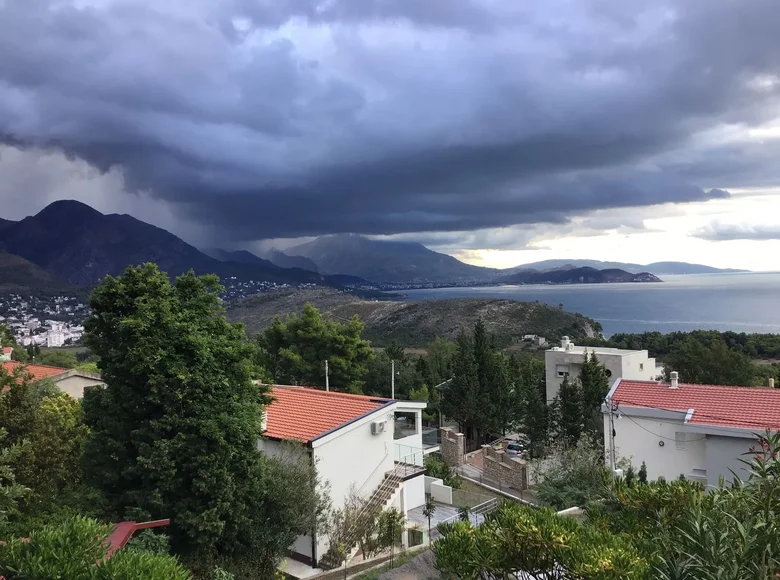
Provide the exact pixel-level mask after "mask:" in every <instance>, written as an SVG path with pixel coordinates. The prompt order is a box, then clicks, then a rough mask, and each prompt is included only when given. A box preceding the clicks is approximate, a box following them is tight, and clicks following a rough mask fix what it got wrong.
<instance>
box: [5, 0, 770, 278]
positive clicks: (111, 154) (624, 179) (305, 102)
mask: <svg viewBox="0 0 780 580" xmlns="http://www.w3.org/2000/svg"><path fill="white" fill-rule="evenodd" d="M776 2H777V0H740V1H736V0H655V1H654V2H646V1H645V0H641V1H640V0H588V1H585V0H546V1H545V2H512V1H508V0H426V1H425V2H411V1H409V0H219V1H217V2H215V1H214V0H166V2H159V1H156V0H25V1H24V2H19V1H16V0H0V216H2V217H4V218H7V219H21V218H23V217H24V216H26V215H31V214H34V213H36V212H37V211H39V210H40V209H42V208H43V207H45V206H46V205H47V204H48V203H50V202H52V201H55V200H57V199H78V200H80V201H84V202H85V203H89V204H90V205H92V206H93V207H95V208H96V209H98V210H100V211H102V212H104V213H129V214H131V215H133V216H135V217H137V218H139V219H142V220H144V221H147V222H150V223H153V224H155V225H158V226H160V227H164V228H166V229H168V230H170V231H172V232H173V233H175V234H177V235H179V236H181V237H182V238H184V239H185V240H187V241H189V242H190V243H193V244H195V245H198V246H201V247H203V246H207V245H208V246H214V245H218V246H222V247H227V248H248V249H262V248H265V247H270V246H275V247H279V248H282V249H283V248H286V247H289V246H291V245H294V244H296V243H298V242H300V241H303V240H307V239H311V238H312V237H314V236H319V235H326V234H338V233H347V232H353V233H361V234H364V235H369V236H375V237H379V238H381V239H390V240H393V239H400V240H414V241H418V242H421V243H424V244H425V245H427V246H428V247H430V248H432V249H434V250H437V251H443V252H446V253H449V254H452V255H454V256H456V257H458V258H460V259H463V260H465V261H468V262H470V263H474V264H480V265H487V266H495V267H510V266H515V265H518V264H521V263H527V262H532V261H537V260H543V259H548V258H572V259H574V258H591V259H602V260H614V261H630V262H640V263H648V262H652V261H660V260H682V261H690V262H698V263H705V264H710V265H714V266H721V267H742V268H749V269H756V270H780V223H778V220H777V219H776V218H775V216H778V215H780V163H778V162H777V160H778V159H780V35H778V34H777V30H780V10H778V9H777V3H776Z"/></svg>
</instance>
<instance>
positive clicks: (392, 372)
mask: <svg viewBox="0 0 780 580" xmlns="http://www.w3.org/2000/svg"><path fill="white" fill-rule="evenodd" d="M390 398H391V399H395V361H394V360H391V361H390Z"/></svg>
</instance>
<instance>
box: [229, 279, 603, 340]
mask: <svg viewBox="0 0 780 580" xmlns="http://www.w3.org/2000/svg"><path fill="white" fill-rule="evenodd" d="M306 302H311V303H312V304H313V305H314V306H315V307H317V308H318V309H319V310H320V311H321V312H322V313H323V314H324V315H325V316H331V317H332V318H334V319H336V320H337V321H339V322H344V321H348V320H349V319H350V318H351V317H352V316H353V315H355V314H357V315H358V316H359V317H360V319H361V320H362V321H363V322H364V323H365V330H364V331H363V337H364V338H367V339H368V340H370V341H371V343H372V344H373V345H375V346H383V345H386V344H388V343H390V342H391V341H393V340H396V341H398V342H399V343H401V344H402V345H404V346H406V347H424V346H427V345H428V344H430V343H431V342H432V341H433V340H434V339H435V338H436V337H437V336H440V337H443V338H449V339H452V340H454V339H455V338H456V337H457V335H458V333H459V332H460V331H461V329H464V328H465V329H470V328H472V327H473V326H474V323H475V322H476V321H477V320H479V319H482V320H483V321H484V323H485V326H486V327H487V330H488V332H490V333H491V334H494V335H495V336H496V338H497V340H498V341H499V343H500V344H502V345H509V344H512V343H514V342H518V341H520V340H521V339H522V337H523V335H524V334H539V335H542V336H545V337H546V338H548V339H553V340H557V339H560V337H561V336H563V335H568V336H572V337H581V338H584V337H587V336H595V335H599V334H600V331H601V327H600V325H599V324H598V323H597V322H595V321H593V320H591V319H589V318H586V317H585V316H582V315H581V314H576V313H571V312H566V311H565V310H562V309H560V308H556V307H552V306H548V305H546V304H542V303H540V302H517V301H515V300H498V299H475V298H458V299H451V300H425V301H421V302H389V301H369V300H361V299H359V298H356V297H355V296H352V295H350V294H346V293H342V292H338V291H335V290H329V289H312V290H296V291H277V292H271V293H267V294H262V295H258V296H255V297H252V298H248V299H246V300H242V301H240V302H236V303H234V304H232V305H231V306H230V307H229V310H228V318H230V319H231V320H233V321H238V322H243V323H244V324H245V325H246V327H247V333H248V334H249V335H250V336H252V335H254V334H255V333H257V332H259V331H261V330H263V329H264V328H265V327H266V326H268V325H269V324H271V322H272V321H273V319H274V317H275V316H280V317H284V316H286V315H287V314H290V313H293V312H296V313H299V314H300V313H301V312H302V311H303V307H304V305H305V304H306Z"/></svg>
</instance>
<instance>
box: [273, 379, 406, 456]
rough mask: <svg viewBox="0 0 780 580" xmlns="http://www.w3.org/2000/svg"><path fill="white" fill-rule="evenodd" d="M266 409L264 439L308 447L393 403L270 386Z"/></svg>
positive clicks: (378, 398) (379, 399)
mask: <svg viewBox="0 0 780 580" xmlns="http://www.w3.org/2000/svg"><path fill="white" fill-rule="evenodd" d="M271 396H272V397H273V399H274V400H273V401H272V402H271V404H270V405H269V406H268V408H267V420H266V431H265V436H266V437H269V438H271V439H290V440H297V441H301V442H303V443H309V442H310V441H313V440H314V439H317V438H318V437H321V436H322V435H325V434H326V433H330V432H331V431H335V430H336V429H339V428H341V427H344V426H346V425H348V424H350V423H352V422H353V421H355V420H356V419H359V418H361V417H363V416H365V415H368V414H370V413H373V412H374V411H376V410H378V409H381V408H382V407H384V406H386V405H390V404H393V403H397V402H398V401H394V400H392V399H383V398H380V397H369V396H365V395H351V394H349V393H339V392H336V391H322V390H320V389H312V388H307V387H294V386H287V385H273V386H272V387H271Z"/></svg>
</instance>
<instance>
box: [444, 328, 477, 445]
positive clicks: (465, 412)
mask: <svg viewBox="0 0 780 580" xmlns="http://www.w3.org/2000/svg"><path fill="white" fill-rule="evenodd" d="M457 345H458V350H457V355H456V356H455V362H454V364H453V377H452V381H451V382H450V384H449V385H448V386H447V389H446V391H445V394H444V396H443V398H442V402H441V409H442V413H444V415H445V416H446V417H449V418H451V419H453V420H455V421H457V422H458V424H459V425H460V428H461V430H462V431H463V432H464V433H468V431H470V430H471V429H479V428H481V426H482V422H481V419H482V408H481V405H482V399H481V393H480V383H479V376H478V372H479V369H478V367H477V361H476V359H475V357H474V341H473V340H472V337H471V336H469V334H468V333H466V332H465V331H461V333H460V334H459V335H458V341H457Z"/></svg>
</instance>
